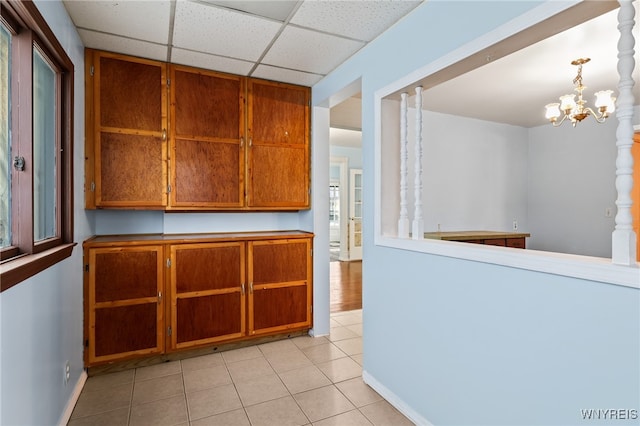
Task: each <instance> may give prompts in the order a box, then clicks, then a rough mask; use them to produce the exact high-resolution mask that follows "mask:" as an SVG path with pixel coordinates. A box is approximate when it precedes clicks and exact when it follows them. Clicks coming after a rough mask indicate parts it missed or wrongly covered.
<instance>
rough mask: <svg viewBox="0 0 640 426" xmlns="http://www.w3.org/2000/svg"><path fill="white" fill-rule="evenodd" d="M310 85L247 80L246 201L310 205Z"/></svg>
mask: <svg viewBox="0 0 640 426" xmlns="http://www.w3.org/2000/svg"><path fill="white" fill-rule="evenodd" d="M309 101H310V90H309V88H308V87H302V86H294V85H290V84H283V83H275V82H271V81H265V80H257V79H249V80H248V135H249V148H248V154H247V159H248V168H249V172H248V188H249V190H248V206H249V207H250V208H254V209H265V210H299V209H305V208H309Z"/></svg>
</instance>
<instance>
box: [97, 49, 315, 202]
mask: <svg viewBox="0 0 640 426" xmlns="http://www.w3.org/2000/svg"><path fill="white" fill-rule="evenodd" d="M85 66H86V68H85V81H86V90H85V96H86V99H85V101H86V114H85V128H86V138H85V153H86V155H85V158H86V167H85V174H86V176H87V179H86V185H85V207H86V208H129V209H163V210H173V211H188V210H204V211H216V210H227V211H242V210H252V211H258V210H274V211H277V210H280V211H287V210H300V209H307V208H309V206H310V204H309V199H310V196H309V188H310V175H309V168H310V151H309V138H310V136H309V129H310V114H309V101H310V97H311V94H310V93H311V91H310V89H309V88H308V87H303V86H296V85H291V84H284V83H276V82H272V81H266V80H259V79H253V78H247V77H243V76H237V75H232V74H225V73H220V72H215V71H209V70H204V69H199V68H194V67H188V66H183V65H176V64H167V63H163V62H158V61H152V60H147V59H141V58H136V57H131V56H125V55H120V54H115V53H109V52H102V51H97V50H93V49H86V51H85Z"/></svg>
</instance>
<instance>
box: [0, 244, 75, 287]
mask: <svg viewBox="0 0 640 426" xmlns="http://www.w3.org/2000/svg"><path fill="white" fill-rule="evenodd" d="M76 244H77V243H67V244H61V245H59V246H57V247H54V248H52V249H49V250H45V251H43V252H41V253H36V254H29V255H23V256H18V257H16V258H14V259H7V260H6V261H5V262H4V263H2V264H0V292H1V291H5V290H8V289H10V288H11V287H13V286H14V285H16V284H19V283H21V282H22V281H24V280H26V279H27V278H30V277H32V276H34V275H36V274H38V273H39V272H42V271H44V270H45V269H47V268H48V267H50V266H53V265H55V264H56V263H58V262H60V261H62V260H64V259H66V258H67V257H69V256H71V253H72V252H73V248H74V247H75V246H76Z"/></svg>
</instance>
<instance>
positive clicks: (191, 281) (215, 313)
mask: <svg viewBox="0 0 640 426" xmlns="http://www.w3.org/2000/svg"><path fill="white" fill-rule="evenodd" d="M245 244H246V243H244V242H229V243H204V244H175V245H171V246H170V250H171V267H170V270H171V279H170V281H169V282H170V283H171V284H170V285H171V349H183V348H188V347H193V346H199V345H203V344H207V343H215V342H219V341H224V340H231V339H237V338H241V337H243V336H244V335H245V332H246V326H245V324H246V322H245V305H246V292H245V279H244V277H245V273H244V271H245Z"/></svg>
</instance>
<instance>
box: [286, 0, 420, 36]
mask: <svg viewBox="0 0 640 426" xmlns="http://www.w3.org/2000/svg"><path fill="white" fill-rule="evenodd" d="M420 3H422V1H389V0H367V1H311V0H307V1H305V2H304V3H302V6H300V8H299V9H298V11H297V12H296V14H295V15H294V16H293V18H291V23H292V24H296V25H300V26H304V27H307V28H314V29H318V30H321V31H326V32H329V33H333V34H338V35H341V36H344V37H351V38H355V39H358V40H364V41H371V40H373V39H374V38H375V37H376V36H378V35H379V34H380V33H382V32H383V31H384V30H386V29H387V28H388V27H390V26H391V25H393V24H394V23H395V22H396V21H397V20H399V19H400V18H402V17H403V16H404V15H406V14H407V13H409V11H411V10H412V9H414V8H415V7H416V6H418V5H419V4H420Z"/></svg>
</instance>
